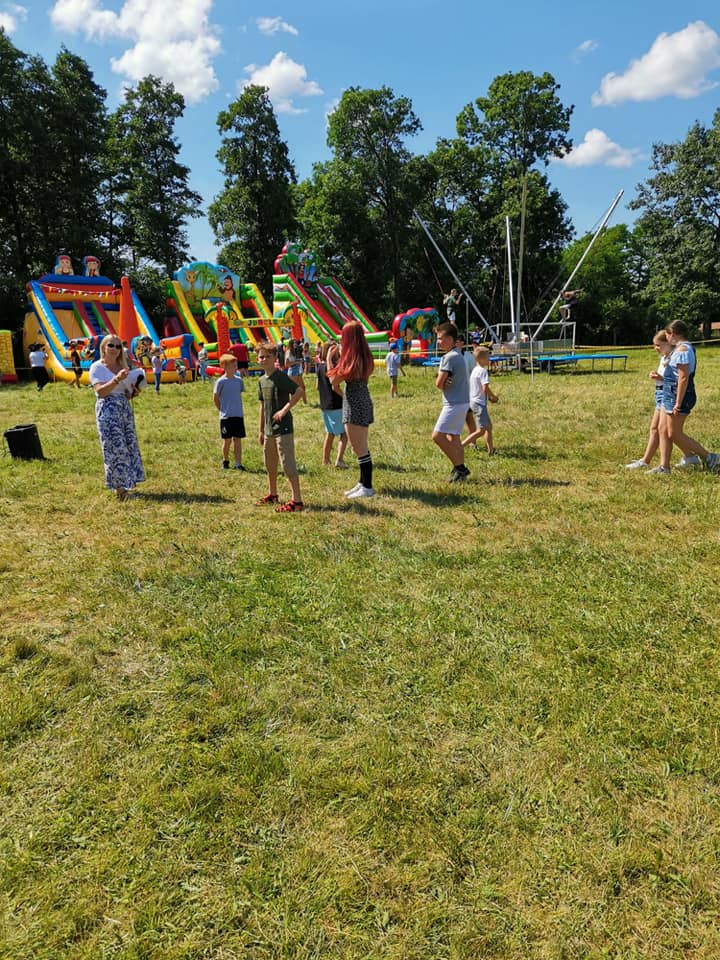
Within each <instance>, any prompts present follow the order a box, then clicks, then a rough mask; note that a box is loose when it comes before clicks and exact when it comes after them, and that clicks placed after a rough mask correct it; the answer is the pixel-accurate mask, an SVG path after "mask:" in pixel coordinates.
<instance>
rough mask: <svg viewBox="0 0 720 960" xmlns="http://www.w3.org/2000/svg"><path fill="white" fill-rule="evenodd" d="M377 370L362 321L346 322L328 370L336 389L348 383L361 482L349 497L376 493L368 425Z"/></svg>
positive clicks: (347, 419)
mask: <svg viewBox="0 0 720 960" xmlns="http://www.w3.org/2000/svg"><path fill="white" fill-rule="evenodd" d="M374 369H375V363H374V361H373V357H372V354H371V353H370V347H369V346H368V342H367V340H366V339H365V332H364V330H363V327H362V324H361V323H358V322H357V321H356V320H352V321H351V322H350V323H346V324H345V326H344V327H343V328H342V335H341V337H340V360H339V362H338V363H337V365H336V366H334V367H332V369H330V370H328V372H327V376H328V379H329V380H330V383H331V384H332V386H333V389H334V390H337V389H338V386H339V385H340V384H341V383H344V384H345V392H344V393H343V423H344V424H345V430H346V432H347V435H348V439H349V440H350V445H351V446H352V448H353V450H354V451H355V456H356V457H357V458H358V464H359V466H360V481H359V482H358V483H356V484H355V486H354V487H353V488H352V490H347V491H346V493H345V496H346V497H347V498H348V500H359V499H361V498H362V497H374V496H375V491H374V490H373V485H372V469H373V465H372V457H371V456H370V450H369V449H368V427H369V426H370V424H371V423H372V422H373V403H372V398H371V397H370V391H369V390H368V380H369V378H370V375H371V373H372V372H373V370H374Z"/></svg>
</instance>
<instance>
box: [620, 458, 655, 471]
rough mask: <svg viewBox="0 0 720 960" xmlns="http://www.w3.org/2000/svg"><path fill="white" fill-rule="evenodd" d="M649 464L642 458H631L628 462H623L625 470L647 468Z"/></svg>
mask: <svg viewBox="0 0 720 960" xmlns="http://www.w3.org/2000/svg"><path fill="white" fill-rule="evenodd" d="M649 466H650V464H649V463H645V461H644V460H631V461H630V463H626V464H625V469H626V470H647V468H648V467H649Z"/></svg>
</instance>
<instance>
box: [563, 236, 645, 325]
mask: <svg viewBox="0 0 720 960" xmlns="http://www.w3.org/2000/svg"><path fill="white" fill-rule="evenodd" d="M592 237H593V234H591V233H588V234H585V236H583V237H580V238H579V239H578V240H576V241H575V242H574V243H571V244H569V245H568V246H567V247H566V249H565V250H564V251H563V255H562V263H563V275H564V276H569V275H570V274H571V273H572V271H573V270H574V268H575V266H576V265H577V264H578V263H579V261H580V258H581V257H582V255H583V254H584V253H585V251H586V249H587V247H588V245H589V243H590V241H591V240H592ZM637 256H638V253H637V248H636V241H635V238H634V237H633V234H632V232H631V231H630V230H629V229H628V227H627V226H626V225H625V224H624V223H619V224H616V225H615V226H613V227H609V228H608V229H606V230H604V231H603V232H602V233H601V234H600V236H599V237H598V238H597V240H596V241H595V244H594V246H593V248H592V250H591V251H590V253H589V254H588V256H587V257H586V259H585V260H584V261H583V264H582V267H581V268H580V271H579V272H578V273H577V275H576V277H575V279H574V280H573V287H574V288H578V287H580V288H582V296H581V297H580V300H579V303H578V306H577V307H576V308H575V310H574V311H573V320H575V322H576V323H577V325H578V326H577V335H578V338H579V339H580V341H581V342H584V343H639V342H642V341H643V340H647V339H648V336H649V335H650V333H651V330H650V329H649V326H650V321H649V319H648V315H647V310H646V308H645V306H644V303H643V287H644V278H643V276H642V274H639V273H638V271H637Z"/></svg>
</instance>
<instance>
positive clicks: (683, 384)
mask: <svg viewBox="0 0 720 960" xmlns="http://www.w3.org/2000/svg"><path fill="white" fill-rule="evenodd" d="M677 372H678V385H677V396H676V398H675V406H674V407H673V413H679V412H680V407H681V406H682V402H683V400H684V399H685V391H686V390H687V385H688V383H689V382H690V365H689V364H688V363H679V364H678V366H677Z"/></svg>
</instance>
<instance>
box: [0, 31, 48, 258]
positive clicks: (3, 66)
mask: <svg viewBox="0 0 720 960" xmlns="http://www.w3.org/2000/svg"><path fill="white" fill-rule="evenodd" d="M50 86H51V84H50V74H49V72H48V70H47V67H46V66H45V64H44V63H43V61H42V60H40V59H39V58H37V57H28V56H27V55H26V54H24V53H23V52H22V51H21V50H18V49H17V47H15V46H14V45H13V43H12V42H11V41H10V39H9V38H8V37H7V35H6V34H5V33H4V31H2V30H0V234H1V235H2V241H0V271H2V272H3V273H5V274H7V273H10V274H13V275H16V276H18V277H22V276H26V275H27V273H28V272H29V271H30V270H31V269H32V267H33V266H35V265H36V263H38V262H39V261H41V260H42V258H43V256H44V254H45V252H46V251H45V250H44V249H43V246H42V237H41V230H39V229H38V224H37V216H36V213H35V211H36V204H37V201H38V197H37V191H38V188H39V187H40V185H41V178H38V175H37V171H38V168H39V166H40V165H41V161H42V159H43V158H44V157H45V158H46V157H47V155H48V153H50V149H49V147H50V144H49V142H48V140H47V137H46V134H45V127H44V124H45V121H46V120H47V117H48V114H49V112H50V109H51V94H50Z"/></svg>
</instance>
